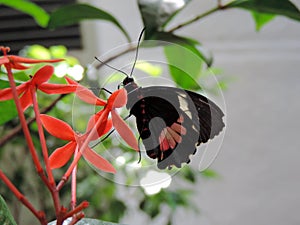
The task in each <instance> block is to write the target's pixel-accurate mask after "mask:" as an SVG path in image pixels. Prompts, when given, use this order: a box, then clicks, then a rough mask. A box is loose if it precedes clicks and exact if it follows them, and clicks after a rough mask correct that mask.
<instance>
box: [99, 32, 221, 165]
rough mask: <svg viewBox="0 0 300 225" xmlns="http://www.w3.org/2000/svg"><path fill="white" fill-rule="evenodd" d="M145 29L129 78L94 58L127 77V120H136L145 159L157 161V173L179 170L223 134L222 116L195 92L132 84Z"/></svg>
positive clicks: (140, 36)
mask: <svg viewBox="0 0 300 225" xmlns="http://www.w3.org/2000/svg"><path fill="white" fill-rule="evenodd" d="M145 29H146V28H144V29H143V30H142V31H141V33H140V35H139V38H138V45H137V50H136V54H135V59H134V63H133V66H132V69H131V72H130V74H129V75H128V74H127V73H125V72H124V71H122V70H119V69H117V68H115V67H113V66H110V65H108V64H107V63H105V62H103V61H101V60H99V59H98V58H97V57H95V58H96V59H97V60H98V61H99V62H101V63H103V64H105V65H107V66H108V67H110V68H112V69H114V70H116V71H118V72H121V73H123V74H124V75H125V76H126V78H125V79H124V80H123V82H122V84H123V86H124V88H125V89H126V91H127V104H126V108H127V109H128V110H129V111H130V114H129V116H128V117H130V116H131V115H133V116H135V117H136V125H137V129H138V132H139V134H140V138H141V139H142V142H143V144H144V146H145V149H146V153H147V155H148V156H149V157H150V158H152V159H157V166H158V168H159V169H165V168H169V169H171V168H172V166H173V165H174V166H176V167H178V168H181V165H182V163H189V162H190V155H193V154H195V153H196V151H197V146H199V145H200V144H201V143H206V142H207V141H208V140H209V139H212V138H214V137H215V136H216V135H218V134H219V133H220V132H221V131H222V129H223V128H224V127H225V124H224V121H223V117H224V113H223V112H222V110H221V109H220V108H219V107H218V106H217V105H216V104H215V103H214V102H212V101H211V100H209V99H208V98H206V97H205V96H203V95H200V94H197V93H195V92H192V91H188V90H183V89H180V88H175V87H167V86H150V87H145V88H142V87H139V86H138V85H137V84H136V83H135V81H134V79H133V78H132V74H133V70H134V67H135V64H136V61H137V57H138V50H139V46H140V42H141V38H142V35H143V33H144V31H145ZM119 86H120V85H119ZM118 88H119V87H118Z"/></svg>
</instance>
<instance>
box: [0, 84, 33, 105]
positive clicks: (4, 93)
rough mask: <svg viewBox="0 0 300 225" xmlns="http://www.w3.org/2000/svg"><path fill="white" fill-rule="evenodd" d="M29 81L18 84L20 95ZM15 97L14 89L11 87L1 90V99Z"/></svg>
mask: <svg viewBox="0 0 300 225" xmlns="http://www.w3.org/2000/svg"><path fill="white" fill-rule="evenodd" d="M27 85H28V82H25V83H23V84H20V85H19V86H17V93H18V95H20V94H21V93H22V92H23V91H24V90H25V89H26V88H27ZM12 98H13V94H12V90H11V88H5V89H2V90H0V101H5V100H9V99H12Z"/></svg>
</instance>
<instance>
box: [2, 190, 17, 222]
mask: <svg viewBox="0 0 300 225" xmlns="http://www.w3.org/2000/svg"><path fill="white" fill-rule="evenodd" d="M0 224H3V225H17V223H16V222H15V220H14V218H13V216H12V215H11V213H10V211H9V209H8V207H7V205H6V203H5V201H4V199H3V198H2V196H1V195H0Z"/></svg>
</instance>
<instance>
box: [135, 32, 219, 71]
mask: <svg viewBox="0 0 300 225" xmlns="http://www.w3.org/2000/svg"><path fill="white" fill-rule="evenodd" d="M145 40H151V41H149V42H142V44H141V46H142V47H157V46H165V45H168V44H172V43H175V44H178V45H181V46H183V47H187V48H190V50H191V51H193V52H194V53H195V54H196V55H198V56H199V57H200V58H201V59H202V60H204V61H205V63H206V64H207V66H208V67H210V66H211V65H212V63H213V57H212V55H211V54H210V53H209V52H208V51H205V49H204V48H203V47H202V45H201V44H200V43H199V42H198V41H197V40H194V39H191V38H186V37H180V36H177V35H174V34H172V33H169V32H154V33H153V34H152V35H151V36H148V37H145Z"/></svg>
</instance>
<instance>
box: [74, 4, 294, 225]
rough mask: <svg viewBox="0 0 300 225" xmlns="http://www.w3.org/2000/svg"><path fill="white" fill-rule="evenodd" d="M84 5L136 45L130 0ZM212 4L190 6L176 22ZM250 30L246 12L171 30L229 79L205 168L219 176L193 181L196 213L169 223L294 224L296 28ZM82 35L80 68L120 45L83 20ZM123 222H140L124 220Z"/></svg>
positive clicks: (137, 24)
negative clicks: (216, 147)
mask: <svg viewBox="0 0 300 225" xmlns="http://www.w3.org/2000/svg"><path fill="white" fill-rule="evenodd" d="M90 2H92V3H93V4H95V5H96V6H99V7H102V8H103V9H106V10H108V11H110V12H111V13H112V14H113V15H115V16H116V17H117V18H118V19H119V21H120V22H121V23H122V25H123V26H124V27H125V28H126V29H127V30H128V31H129V33H130V35H131V37H132V39H133V40H135V39H136V37H137V36H138V34H139V32H140V30H141V28H142V24H141V20H140V19H137V18H138V17H139V12H138V10H137V6H136V2H135V1H134V0H102V1H96V0H94V1H90ZM201 2H202V3H201ZM205 2H206V3H205ZM208 2H210V3H208ZM293 2H294V3H296V4H297V5H298V7H299V6H300V1H299V0H297V1H293ZM214 3H215V1H210V0H206V1H195V0H194V2H192V3H191V5H190V6H188V8H187V9H186V10H185V11H184V12H183V13H181V14H180V15H179V18H178V20H177V21H184V20H186V19H187V18H192V17H193V15H196V14H197V11H198V10H199V9H203V11H204V10H205V9H208V8H209V7H210V6H212V4H214ZM254 29H255V27H254V22H253V21H252V18H251V16H250V14H249V13H247V12H242V11H240V10H230V11H225V12H220V13H218V14H216V15H211V16H210V17H207V18H206V19H205V20H204V21H202V22H199V23H197V24H193V25H191V26H189V27H187V28H184V29H182V30H180V31H178V34H182V35H189V36H193V37H194V38H195V39H198V40H201V42H202V43H203V44H204V46H206V47H207V48H208V49H210V50H211V51H212V52H213V54H214V58H215V62H214V66H216V67H219V68H222V69H223V71H224V73H225V74H226V75H227V76H231V77H234V78H235V80H234V81H233V82H232V83H231V84H230V85H229V90H228V91H226V92H225V93H224V96H225V101H226V108H227V112H226V116H227V129H226V135H225V138H224V142H223V146H222V149H221V152H220V154H219V156H218V157H217V159H216V160H215V162H214V163H213V164H212V166H211V168H212V169H214V170H216V171H217V172H218V173H219V174H220V176H221V177H220V178H219V179H214V180H208V181H205V180H204V181H203V182H200V183H198V184H197V186H195V189H196V190H197V197H195V198H194V200H193V201H194V202H196V203H197V205H198V206H199V207H200V209H202V210H201V214H200V215H196V214H195V213H191V212H188V213H186V212H179V213H178V216H177V217H176V218H177V219H176V221H174V224H178V225H179V224H185V225H196V224H201V225H241V224H242V225H253V224H255V225H268V224H272V225H282V224H288V225H299V224H300V216H299V209H300V193H299V192H300V173H299V171H300V138H299V136H300V119H299V112H300V100H299V98H300V23H296V22H294V21H291V20H288V19H286V18H283V17H278V18H277V19H276V20H275V21H274V22H272V23H270V24H269V25H267V26H266V27H264V28H263V30H262V31H261V32H259V33H256V32H255V31H254ZM82 30H83V32H84V45H85V49H84V50H83V51H82V52H81V53H80V55H79V57H81V59H82V62H83V63H90V62H92V61H93V57H94V55H101V54H104V53H106V52H107V51H109V50H111V49H113V48H115V47H117V46H120V45H122V44H125V43H126V40H125V38H124V37H123V36H122V34H121V33H120V32H119V31H118V30H117V28H115V27H113V26H111V25H110V24H108V23H107V22H85V23H83V29H82ZM142 219H143V218H142ZM124 223H127V224H132V225H137V224H141V221H139V220H137V219H136V218H134V217H133V216H127V217H126V218H125V219H124Z"/></svg>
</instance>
